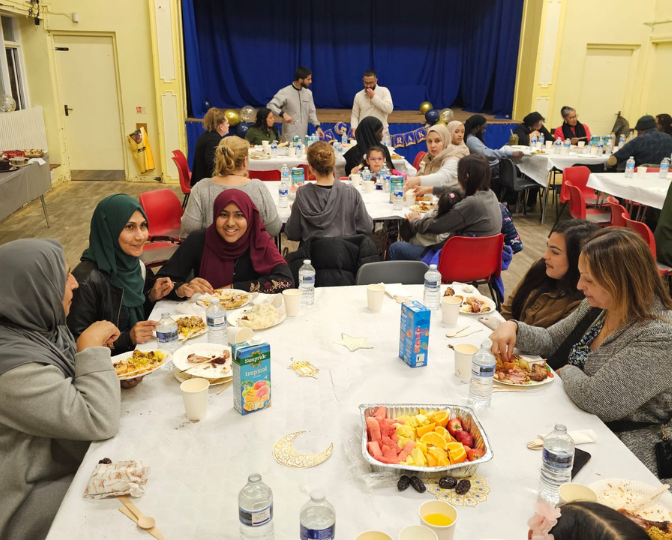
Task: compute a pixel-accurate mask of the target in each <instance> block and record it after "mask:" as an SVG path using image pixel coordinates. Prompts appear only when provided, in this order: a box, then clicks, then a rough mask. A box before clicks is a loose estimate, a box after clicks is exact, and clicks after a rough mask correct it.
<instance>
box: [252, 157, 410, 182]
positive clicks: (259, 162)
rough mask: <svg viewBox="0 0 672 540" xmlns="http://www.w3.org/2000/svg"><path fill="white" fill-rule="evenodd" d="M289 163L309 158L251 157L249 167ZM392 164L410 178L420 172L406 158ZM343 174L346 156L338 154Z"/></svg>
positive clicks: (338, 172)
mask: <svg viewBox="0 0 672 540" xmlns="http://www.w3.org/2000/svg"><path fill="white" fill-rule="evenodd" d="M285 163H286V164H287V166H288V167H289V168H290V169H291V168H292V167H298V166H299V165H307V164H308V160H307V159H306V155H305V154H304V155H303V156H301V157H300V158H296V157H292V158H289V157H287V156H284V157H283V156H279V157H276V158H271V159H252V158H250V162H249V169H250V170H251V171H273V170H277V171H279V170H281V169H282V166H283V165H284V164H285ZM392 164H393V165H394V168H395V169H396V170H398V171H399V172H401V173H406V174H407V175H408V177H409V178H411V177H413V176H415V175H416V173H417V172H418V171H417V170H416V169H415V168H414V167H413V165H411V164H410V163H409V162H408V161H406V160H405V159H403V158H402V159H393V160H392ZM342 176H345V158H344V157H343V156H340V155H337V156H336V178H340V177H342Z"/></svg>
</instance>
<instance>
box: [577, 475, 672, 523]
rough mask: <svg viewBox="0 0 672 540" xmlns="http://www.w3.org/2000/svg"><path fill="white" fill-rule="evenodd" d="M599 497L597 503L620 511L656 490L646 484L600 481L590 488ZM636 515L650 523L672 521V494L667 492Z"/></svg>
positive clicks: (629, 481) (632, 481)
mask: <svg viewBox="0 0 672 540" xmlns="http://www.w3.org/2000/svg"><path fill="white" fill-rule="evenodd" d="M588 487H589V488H590V489H592V490H593V491H594V492H595V494H596V495H597V502H599V503H602V504H604V505H606V506H609V507H611V508H613V509H614V510H618V509H619V508H622V507H623V506H625V505H626V504H627V503H629V502H634V501H635V500H636V499H638V498H639V497H641V496H642V495H646V494H647V493H651V492H652V491H654V490H655V489H656V487H655V486H651V485H649V484H646V483H644V482H638V481H637V480H625V479H622V478H610V479H608V480H598V481H597V482H593V483H592V484H590V485H589V486H588ZM635 514H636V515H638V516H639V517H642V518H644V519H648V520H649V521H672V494H670V492H669V491H665V492H663V493H661V494H660V495H658V496H656V497H654V498H653V499H652V500H651V501H650V502H649V503H648V504H647V505H646V506H643V507H642V508H640V509H639V510H638V511H637V512H635Z"/></svg>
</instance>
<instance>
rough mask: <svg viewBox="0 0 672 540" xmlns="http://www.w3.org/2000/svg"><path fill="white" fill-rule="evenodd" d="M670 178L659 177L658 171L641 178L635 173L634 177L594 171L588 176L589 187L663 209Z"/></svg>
mask: <svg viewBox="0 0 672 540" xmlns="http://www.w3.org/2000/svg"><path fill="white" fill-rule="evenodd" d="M670 180H672V177H670V176H668V179H667V180H666V179H661V178H658V173H657V172H656V173H646V175H645V177H644V178H639V177H638V176H637V173H635V176H634V178H626V177H625V173H593V174H591V175H590V177H589V178H588V187H591V188H593V189H596V190H598V191H602V192H604V193H608V194H609V195H615V196H616V197H621V198H623V199H628V200H631V201H635V202H638V203H640V204H644V205H646V206H652V207H653V208H658V209H662V208H663V203H664V202H665V197H666V196H667V191H668V189H669V187H670Z"/></svg>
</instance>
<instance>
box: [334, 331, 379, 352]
mask: <svg viewBox="0 0 672 540" xmlns="http://www.w3.org/2000/svg"><path fill="white" fill-rule="evenodd" d="M334 343H336V344H337V345H343V346H344V347H346V348H347V349H348V350H349V351H350V352H355V351H356V350H357V349H373V347H371V345H368V344H367V343H366V338H365V337H352V336H349V335H348V334H341V339H340V340H339V341H334Z"/></svg>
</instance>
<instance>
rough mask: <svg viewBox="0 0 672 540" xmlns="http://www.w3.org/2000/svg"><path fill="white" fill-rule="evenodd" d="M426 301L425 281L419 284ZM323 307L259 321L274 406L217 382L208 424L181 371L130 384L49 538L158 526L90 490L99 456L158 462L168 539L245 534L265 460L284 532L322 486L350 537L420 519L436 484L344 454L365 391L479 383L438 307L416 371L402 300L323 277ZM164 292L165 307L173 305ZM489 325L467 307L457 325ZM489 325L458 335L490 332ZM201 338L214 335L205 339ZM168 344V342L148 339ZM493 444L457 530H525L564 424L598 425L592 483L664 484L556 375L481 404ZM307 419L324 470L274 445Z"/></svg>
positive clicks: (491, 533)
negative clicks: (302, 368) (115, 426)
mask: <svg viewBox="0 0 672 540" xmlns="http://www.w3.org/2000/svg"><path fill="white" fill-rule="evenodd" d="M408 290H409V291H410V292H411V293H414V294H415V296H416V298H418V299H419V297H420V295H421V292H422V287H421V286H413V287H408ZM315 297H316V299H315V305H314V306H312V307H310V308H303V310H302V313H301V314H300V316H299V317H296V318H287V319H286V320H285V321H284V322H283V323H282V324H280V325H278V326H276V327H275V328H271V329H269V330H266V331H263V332H259V333H258V335H260V336H262V337H263V338H264V339H265V340H266V341H268V342H269V343H270V345H271V354H272V366H273V371H272V403H273V405H272V406H271V408H270V409H268V410H264V411H259V412H257V413H254V414H252V415H249V416H245V417H243V416H241V415H240V414H239V413H238V412H236V411H235V409H234V408H233V397H232V389H231V388H229V389H227V390H225V391H224V392H223V393H222V394H220V395H215V392H216V391H217V387H213V388H212V389H211V390H210V397H209V410H208V416H207V417H206V418H205V419H204V420H202V421H201V422H198V423H191V422H188V421H187V419H186V417H185V416H184V407H183V404H182V396H181V395H180V390H179V383H178V382H177V381H176V380H175V378H174V377H173V375H172V374H171V373H168V372H160V373H156V374H152V375H150V376H148V377H146V378H145V380H144V381H143V382H142V383H141V384H140V385H139V386H137V387H136V388H134V389H132V390H122V404H121V427H120V431H119V434H118V435H117V436H116V437H114V438H113V439H110V440H108V441H104V442H100V443H93V444H92V445H91V447H90V449H89V452H88V454H87V455H86V457H85V459H84V462H83V464H82V466H81V468H80V470H79V472H78V473H77V475H76V477H75V479H74V481H73V483H72V486H71V488H70V490H69V491H68V494H67V495H66V497H65V500H64V502H63V505H62V506H61V508H60V510H59V512H58V515H57V516H56V519H55V521H54V524H53V527H52V529H51V532H50V534H49V537H48V538H49V540H65V539H67V540H79V539H81V540H89V539H91V538H95V539H96V540H102V539H110V540H120V539H126V538H128V539H135V538H137V539H138V540H142V539H146V538H148V536H147V533H145V532H143V531H141V530H140V529H138V528H137V527H136V526H135V525H134V524H133V523H131V521H130V520H129V519H128V518H126V517H125V516H123V515H122V514H121V513H120V512H119V511H118V510H117V507H118V506H120V504H119V502H118V501H117V500H116V499H113V500H89V499H84V498H83V497H82V494H83V492H84V489H85V487H86V484H87V481H88V479H89V476H90V475H91V472H92V471H93V469H94V467H95V465H96V463H97V462H98V461H99V460H100V459H102V458H105V457H108V458H110V459H112V460H114V461H117V460H126V459H137V460H142V461H143V462H144V463H146V464H147V465H149V467H150V474H149V482H148V484H147V491H146V494H145V495H144V496H143V497H142V498H140V499H137V500H136V501H135V503H136V504H137V506H138V507H139V508H140V509H141V510H142V511H143V512H144V513H145V514H147V515H149V516H153V517H154V518H156V522H157V527H158V528H159V529H160V530H161V531H162V532H163V534H164V536H165V537H166V538H167V539H171V538H173V539H180V540H187V539H198V540H215V539H217V540H220V539H222V538H226V539H237V538H238V508H237V496H238V492H239V490H240V489H241V488H242V487H243V485H245V482H246V479H247V476H248V475H249V474H251V473H255V472H258V473H260V474H261V475H262V478H263V480H264V482H265V483H267V484H268V485H269V486H270V487H271V489H272V490H273V494H274V506H275V511H274V523H275V538H276V539H277V540H289V539H293V538H298V536H299V511H300V508H301V506H302V505H303V504H304V503H305V502H306V501H307V500H308V495H307V492H308V491H309V490H311V489H315V488H324V489H325V490H326V494H327V498H328V500H329V501H331V503H332V504H333V505H334V506H335V507H336V521H337V524H338V538H339V539H342V540H352V539H353V538H354V537H355V536H356V535H357V534H358V533H360V532H362V531H365V530H371V529H373V530H381V531H385V532H387V533H388V534H389V535H391V536H392V537H393V538H395V539H396V538H397V535H398V533H399V531H400V530H401V529H402V528H403V527H405V526H407V525H412V524H416V523H417V522H418V508H419V506H420V504H421V503H422V502H424V501H429V500H433V499H434V496H433V495H431V494H430V493H429V492H425V493H424V494H419V493H416V492H415V491H414V490H413V489H412V488H409V489H408V490H406V491H404V492H403V493H398V492H397V489H396V487H381V488H373V489H367V488H366V487H365V485H364V484H363V483H362V481H361V480H360V479H359V477H358V475H355V474H353V473H352V472H351V471H350V468H349V463H348V460H347V459H346V456H345V454H344V442H345V440H346V439H348V438H350V437H353V436H357V435H358V434H361V431H362V426H361V424H360V418H359V410H358V405H359V404H361V403H376V402H379V403H383V402H388V403H428V402H429V403H437V404H440V403H449V404H462V405H464V404H466V402H467V393H468V391H467V389H468V387H467V385H463V384H461V383H460V382H459V381H458V379H457V378H456V377H455V376H454V374H453V373H454V359H453V352H452V351H451V350H450V349H448V348H447V343H448V342H449V340H448V339H447V338H446V337H445V336H444V334H445V331H446V327H445V326H444V325H443V324H442V323H441V318H440V315H439V314H438V313H433V314H432V321H431V335H430V340H429V362H428V365H427V366H426V367H422V368H416V369H412V368H410V367H408V366H407V365H406V364H405V363H404V362H403V361H402V360H400V359H399V358H398V357H397V353H398V339H399V322H400V306H399V305H398V304H396V303H395V302H394V301H393V300H392V299H390V298H389V297H387V296H386V297H385V300H384V304H383V310H382V311H380V312H378V313H373V312H370V311H368V310H367V308H366V288H365V287H340V288H320V289H317V290H316V294H315ZM176 307H177V304H176V303H172V302H161V303H160V305H159V306H157V308H156V309H155V310H154V313H153V314H152V318H153V319H156V318H157V316H158V312H160V311H174V309H175V308H176ZM467 322H468V323H471V324H475V325H479V323H478V322H477V321H476V318H474V317H468V316H460V320H459V321H458V324H463V323H467ZM341 332H346V333H348V334H350V335H352V336H366V337H367V338H368V342H369V344H370V345H372V346H373V347H374V348H373V349H371V350H359V351H356V352H354V353H350V352H349V351H348V350H347V349H345V348H344V347H342V346H341V345H336V344H334V343H333V341H334V340H338V339H340V338H341ZM488 333H489V332H488V331H487V330H485V329H484V330H483V331H482V332H479V333H476V334H472V335H471V336H469V337H467V338H463V339H462V340H457V341H456V340H451V342H452V343H458V342H467V343H472V344H476V345H478V344H480V343H481V341H482V340H483V339H484V338H485V337H487V335H488ZM194 341H201V342H203V341H205V337H200V338H196V339H195V340H194ZM153 347H156V343H151V342H150V343H148V344H145V345H143V346H142V348H144V349H151V348H153ZM291 358H299V359H304V360H309V361H310V362H312V363H313V364H314V365H315V366H316V367H318V368H319V369H320V373H319V378H318V379H312V378H298V377H297V376H296V375H295V374H294V372H293V371H291V370H289V369H287V367H288V365H289V363H290V359H291ZM477 416H478V418H479V419H480V421H481V422H482V424H483V427H484V429H485V432H486V434H487V436H488V437H489V439H490V441H491V443H492V447H493V450H494V459H493V460H492V461H490V462H488V463H486V464H485V465H482V466H481V467H480V468H479V471H478V472H479V474H481V475H482V476H483V477H485V478H486V479H487V482H488V485H489V486H490V488H491V489H492V491H491V493H490V494H489V495H488V500H487V501H485V502H482V503H480V504H479V505H478V506H477V507H475V508H470V507H458V512H459V521H458V524H457V531H456V534H455V540H479V539H485V538H506V539H511V540H514V539H520V538H526V537H527V525H526V521H527V519H528V518H529V517H530V516H531V514H532V512H533V504H534V501H535V499H536V495H537V487H538V481H539V472H540V466H541V452H539V451H532V450H528V449H527V448H526V442H527V441H530V440H532V439H534V438H536V436H537V434H539V433H542V434H543V433H548V432H550V431H552V429H553V426H554V424H555V423H556V422H561V423H563V424H565V425H566V426H567V427H568V429H569V430H575V429H592V430H594V431H595V432H596V434H597V436H598V442H597V444H591V445H585V446H583V448H584V449H585V450H586V451H588V452H590V453H591V454H592V459H591V460H590V462H589V463H588V464H587V465H586V466H585V468H584V469H583V470H582V471H581V472H580V473H579V474H578V475H577V477H576V481H577V482H580V483H584V484H589V483H592V482H594V481H596V480H600V479H607V478H619V477H626V478H631V479H635V480H640V481H644V482H647V483H649V484H652V485H659V482H658V481H657V479H656V478H655V477H654V475H653V474H651V473H650V472H649V470H648V469H647V468H646V467H645V466H644V465H643V464H642V463H641V462H639V461H638V460H637V459H636V458H635V456H634V455H633V454H632V453H630V451H629V450H628V449H627V448H626V447H625V446H624V445H623V444H622V443H621V442H620V441H619V440H618V439H617V438H616V436H615V435H613V434H612V433H611V432H610V431H609V430H608V429H607V427H606V426H605V425H604V424H603V423H602V422H600V421H599V420H598V419H597V418H596V417H595V416H592V415H590V414H587V413H585V412H583V411H581V410H579V409H578V408H577V407H576V406H575V405H574V404H573V403H572V402H571V401H570V400H569V398H568V397H567V395H566V394H565V392H564V391H563V388H562V381H561V380H560V379H559V378H558V379H557V380H555V381H554V382H553V383H551V384H550V385H546V386H543V387H540V388H537V389H534V390H529V391H527V392H517V393H497V394H495V395H493V398H492V405H491V406H490V407H488V408H486V409H483V410H481V411H479V412H478V413H477ZM298 430H307V431H309V432H310V433H309V434H308V435H302V436H300V437H299V438H298V439H297V440H296V442H295V444H296V448H297V450H299V451H302V452H307V453H313V452H316V451H320V450H322V449H324V448H326V447H327V446H328V443H329V442H333V443H334V452H333V455H332V456H331V457H330V458H329V460H327V461H326V462H325V463H323V464H321V465H319V466H318V467H316V468H313V469H290V468H286V467H284V466H282V465H279V464H278V463H277V462H276V461H275V460H274V458H273V455H272V450H273V445H274V443H275V442H276V441H277V440H278V439H280V438H281V437H283V436H284V435H286V434H288V433H290V432H294V431H298Z"/></svg>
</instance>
